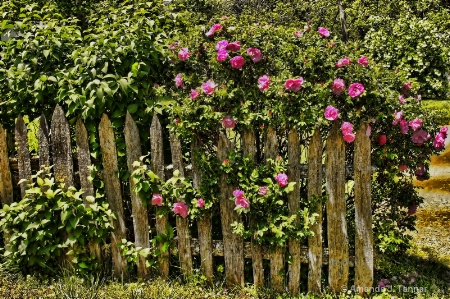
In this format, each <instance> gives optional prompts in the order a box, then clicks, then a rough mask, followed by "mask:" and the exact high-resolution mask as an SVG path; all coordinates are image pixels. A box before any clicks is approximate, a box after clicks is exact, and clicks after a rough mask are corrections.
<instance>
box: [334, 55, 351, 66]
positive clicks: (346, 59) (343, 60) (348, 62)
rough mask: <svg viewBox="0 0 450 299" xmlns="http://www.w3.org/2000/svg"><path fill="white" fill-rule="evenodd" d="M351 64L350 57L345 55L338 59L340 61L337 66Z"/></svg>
mask: <svg viewBox="0 0 450 299" xmlns="http://www.w3.org/2000/svg"><path fill="white" fill-rule="evenodd" d="M349 64H350V58H348V57H344V58H341V59H339V60H338V62H337V63H336V67H343V66H347V65H349Z"/></svg>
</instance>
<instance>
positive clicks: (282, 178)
mask: <svg viewBox="0 0 450 299" xmlns="http://www.w3.org/2000/svg"><path fill="white" fill-rule="evenodd" d="M275 180H276V181H277V182H278V185H279V186H280V187H284V186H286V185H287V184H288V176H287V175H286V174H284V173H279V174H277V176H276V177H275Z"/></svg>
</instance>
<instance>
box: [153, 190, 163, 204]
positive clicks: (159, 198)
mask: <svg viewBox="0 0 450 299" xmlns="http://www.w3.org/2000/svg"><path fill="white" fill-rule="evenodd" d="M162 201H163V198H162V195H161V194H156V193H154V194H153V196H152V205H154V206H158V207H160V206H162Z"/></svg>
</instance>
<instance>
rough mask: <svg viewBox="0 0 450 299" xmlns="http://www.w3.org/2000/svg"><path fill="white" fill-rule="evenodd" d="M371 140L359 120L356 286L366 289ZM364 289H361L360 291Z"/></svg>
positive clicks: (369, 283)
mask: <svg viewBox="0 0 450 299" xmlns="http://www.w3.org/2000/svg"><path fill="white" fill-rule="evenodd" d="M370 152H371V144H370V138H369V136H367V134H366V124H364V123H362V124H361V126H360V128H359V130H358V132H357V133H356V139H355V152H354V153H355V154H354V163H353V169H354V179H355V187H354V188H355V228H356V236H355V241H356V244H355V287H356V288H357V289H358V290H365V289H369V288H370V287H371V286H372V285H373V246H374V245H373V231H372V193H371V183H372V169H371V159H370ZM360 293H363V292H360Z"/></svg>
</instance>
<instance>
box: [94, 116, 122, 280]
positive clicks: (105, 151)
mask: <svg viewBox="0 0 450 299" xmlns="http://www.w3.org/2000/svg"><path fill="white" fill-rule="evenodd" d="M99 137H100V148H101V152H102V164H103V181H104V184H105V196H106V199H107V200H108V203H109V207H110V209H111V211H112V212H113V213H114V214H115V216H116V217H115V219H111V221H112V223H113V227H114V230H113V232H112V233H111V253H112V259H113V272H114V277H116V278H117V279H125V280H128V279H129V273H128V271H127V262H126V260H125V259H124V258H123V257H122V256H121V255H120V249H119V247H118V246H119V244H120V243H121V242H122V239H126V236H127V233H126V226H125V219H124V218H125V217H124V210H123V203H122V192H121V187H120V180H119V178H118V177H117V176H116V173H117V172H118V171H119V166H118V162H117V149H116V145H115V142H114V131H113V129H112V127H111V121H110V120H109V118H108V116H107V115H106V114H103V116H102V119H101V121H100V126H99Z"/></svg>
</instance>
